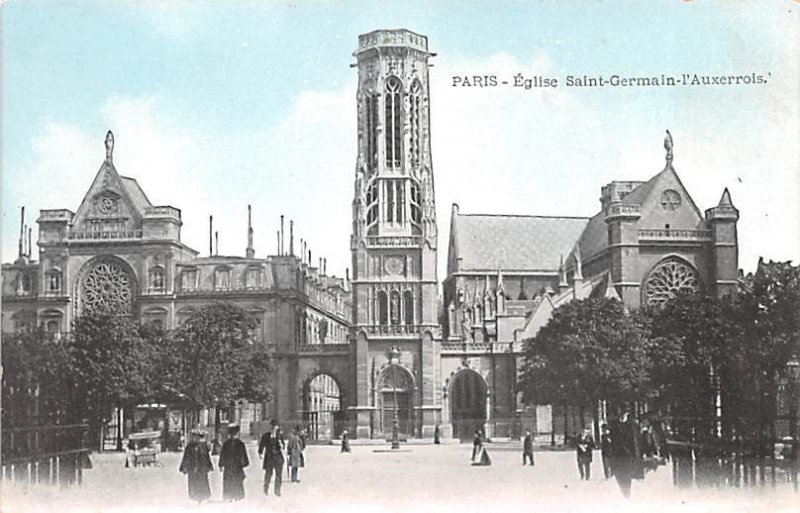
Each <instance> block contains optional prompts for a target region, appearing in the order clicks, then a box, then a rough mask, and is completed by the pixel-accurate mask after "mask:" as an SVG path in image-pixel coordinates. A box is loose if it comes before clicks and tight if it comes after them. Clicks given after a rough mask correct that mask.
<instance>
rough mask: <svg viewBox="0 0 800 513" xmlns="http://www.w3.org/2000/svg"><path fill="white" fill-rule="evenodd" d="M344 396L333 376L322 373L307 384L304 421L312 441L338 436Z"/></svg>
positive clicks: (304, 393) (304, 395)
mask: <svg viewBox="0 0 800 513" xmlns="http://www.w3.org/2000/svg"><path fill="white" fill-rule="evenodd" d="M341 413H342V395H341V392H340V390H339V384H338V383H337V382H336V380H335V379H334V378H333V376H331V375H329V374H325V373H320V374H317V375H316V376H314V377H313V378H312V379H310V380H308V381H307V382H306V386H305V387H304V390H303V421H304V423H305V425H306V427H307V429H308V436H309V438H311V439H312V440H332V439H333V438H334V437H335V436H338V434H339V433H338V430H337V426H338V425H339V424H340V422H337V421H338V420H339V417H340V416H341Z"/></svg>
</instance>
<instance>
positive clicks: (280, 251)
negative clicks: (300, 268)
mask: <svg viewBox="0 0 800 513" xmlns="http://www.w3.org/2000/svg"><path fill="white" fill-rule="evenodd" d="M278 254H279V255H281V256H283V214H281V247H280V248H279V249H278Z"/></svg>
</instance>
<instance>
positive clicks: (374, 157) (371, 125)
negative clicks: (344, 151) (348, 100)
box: [366, 94, 378, 171]
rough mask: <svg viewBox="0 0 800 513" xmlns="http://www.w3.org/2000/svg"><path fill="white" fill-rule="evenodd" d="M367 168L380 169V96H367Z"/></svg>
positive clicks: (371, 169)
mask: <svg viewBox="0 0 800 513" xmlns="http://www.w3.org/2000/svg"><path fill="white" fill-rule="evenodd" d="M366 101H367V119H366V122H367V148H366V150H367V155H366V158H367V168H368V169H369V170H370V171H374V170H375V168H377V167H378V95H375V94H370V95H369V96H367V100H366Z"/></svg>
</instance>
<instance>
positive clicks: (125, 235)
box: [67, 230, 142, 240]
mask: <svg viewBox="0 0 800 513" xmlns="http://www.w3.org/2000/svg"><path fill="white" fill-rule="evenodd" d="M67 238H68V239H70V240H108V239H141V238H142V230H126V231H114V232H112V231H107V232H69V235H67Z"/></svg>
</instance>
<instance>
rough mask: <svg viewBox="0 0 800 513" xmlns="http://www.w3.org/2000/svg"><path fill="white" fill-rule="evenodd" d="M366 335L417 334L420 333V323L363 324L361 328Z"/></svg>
mask: <svg viewBox="0 0 800 513" xmlns="http://www.w3.org/2000/svg"><path fill="white" fill-rule="evenodd" d="M362 329H363V330H364V331H366V332H367V334H368V335H376V336H397V335H419V334H420V333H422V326H420V325H418V324H417V325H396V326H364V327H363V328H362Z"/></svg>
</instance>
